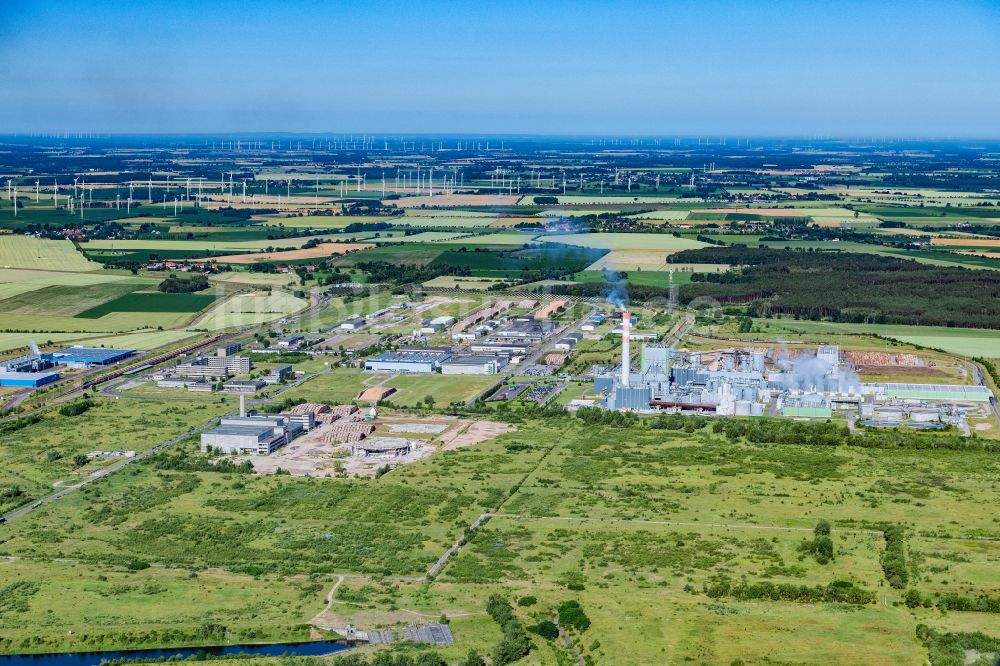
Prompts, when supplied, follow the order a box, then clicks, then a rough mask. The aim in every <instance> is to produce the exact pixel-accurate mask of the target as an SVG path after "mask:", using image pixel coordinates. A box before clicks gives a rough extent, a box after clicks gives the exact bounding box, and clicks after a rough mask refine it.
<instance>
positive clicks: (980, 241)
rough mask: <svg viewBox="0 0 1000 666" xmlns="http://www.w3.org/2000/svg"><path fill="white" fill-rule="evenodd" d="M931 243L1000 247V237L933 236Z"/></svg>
mask: <svg viewBox="0 0 1000 666" xmlns="http://www.w3.org/2000/svg"><path fill="white" fill-rule="evenodd" d="M931 245H957V246H959V247H1000V238H989V239H986V238H933V239H931Z"/></svg>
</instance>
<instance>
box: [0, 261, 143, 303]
mask: <svg viewBox="0 0 1000 666" xmlns="http://www.w3.org/2000/svg"><path fill="white" fill-rule="evenodd" d="M136 281H137V280H136V278H134V277H133V276H131V275H128V276H126V275H116V274H111V273H106V272H100V273H98V272H93V271H91V272H87V273H69V272H62V271H42V270H29V269H10V268H0V299H7V298H11V297H13V296H17V295H18V294H24V293H26V292H31V291H35V290H37V289H43V288H45V287H54V286H66V287H85V286H89V285H96V284H107V283H114V282H126V283H134V282H136Z"/></svg>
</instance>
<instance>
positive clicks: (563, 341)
mask: <svg viewBox="0 0 1000 666" xmlns="http://www.w3.org/2000/svg"><path fill="white" fill-rule="evenodd" d="M582 339H583V336H582V335H580V334H579V333H570V334H569V335H567V336H565V337H563V338H560V339H559V341H558V342H556V344H555V348H556V349H558V350H559V351H573V347H575V346H576V343H578V342H580V340H582Z"/></svg>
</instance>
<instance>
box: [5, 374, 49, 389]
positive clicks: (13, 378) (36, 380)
mask: <svg viewBox="0 0 1000 666" xmlns="http://www.w3.org/2000/svg"><path fill="white" fill-rule="evenodd" d="M58 380H59V373H58V372H7V371H3V372H0V386H17V387H25V388H38V387H39V386H45V385H46V384H51V383H52V382H54V381H58Z"/></svg>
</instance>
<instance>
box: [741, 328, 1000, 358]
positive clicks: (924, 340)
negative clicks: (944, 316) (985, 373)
mask: <svg viewBox="0 0 1000 666" xmlns="http://www.w3.org/2000/svg"><path fill="white" fill-rule="evenodd" d="M761 321H766V322H767V323H768V327H769V328H768V329H767V331H768V333H769V334H771V335H774V336H778V337H780V336H781V335H782V334H783V333H785V332H790V333H800V334H804V335H807V336H821V335H823V334H824V333H827V334H833V335H842V334H849V335H865V334H868V335H881V336H884V337H889V338H894V339H896V340H901V341H903V342H908V343H910V344H912V345H919V346H922V347H932V348H934V349H943V350H944V351H946V352H950V353H952V354H959V355H962V356H981V357H986V358H990V357H993V356H998V355H1000V331H993V330H986V329H977V328H947V327H944V326H904V325H894V324H843V323H835V322H822V321H819V322H815V321H804V320H803V321H793V320H787V319H786V320H777V321H775V320H761Z"/></svg>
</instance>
